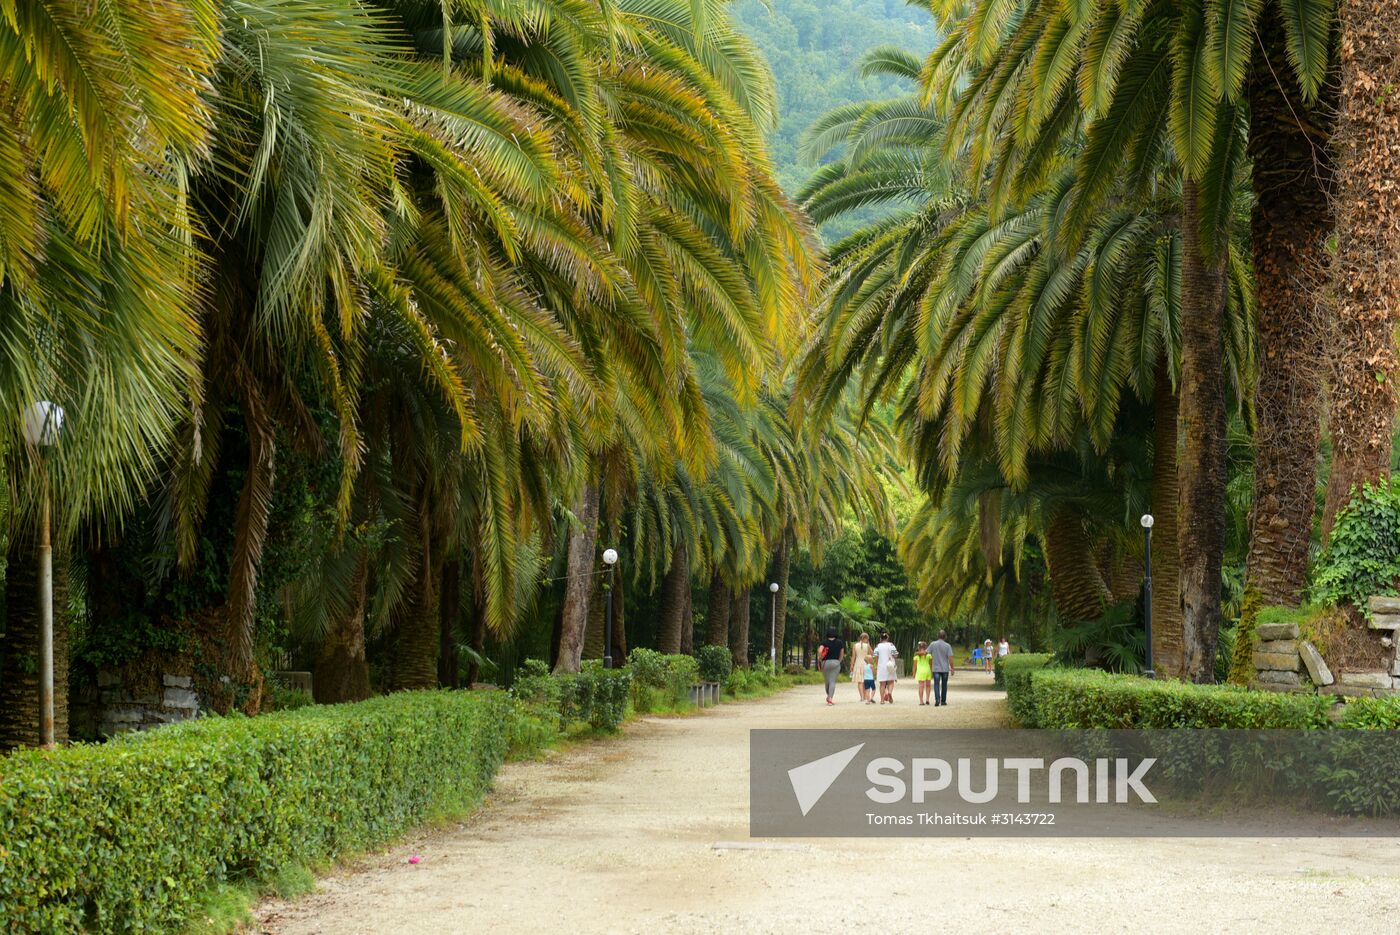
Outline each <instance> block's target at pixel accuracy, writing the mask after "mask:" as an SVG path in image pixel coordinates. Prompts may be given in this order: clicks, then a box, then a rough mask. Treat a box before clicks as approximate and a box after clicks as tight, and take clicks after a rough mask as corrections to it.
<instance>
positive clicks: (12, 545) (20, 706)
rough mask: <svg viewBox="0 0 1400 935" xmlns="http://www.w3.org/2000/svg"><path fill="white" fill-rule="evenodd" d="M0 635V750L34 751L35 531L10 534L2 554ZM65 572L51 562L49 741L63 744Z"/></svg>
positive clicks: (38, 737)
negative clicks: (1, 628) (0, 623)
mask: <svg viewBox="0 0 1400 935" xmlns="http://www.w3.org/2000/svg"><path fill="white" fill-rule="evenodd" d="M5 559H6V563H7V564H6V568H5V636H4V642H3V644H0V660H3V664H0V750H6V749H9V748H11V747H37V746H39V745H40V744H41V743H42V742H43V736H42V734H41V732H40V725H39V722H40V701H39V653H40V646H39V630H40V622H39V538H38V535H37V534H36V533H35V531H33V530H30V529H23V528H21V529H18V530H16V531H14V532H12V533H11V534H10V542H9V548H8V549H7V550H6V554H5ZM68 626H69V621H68V571H67V562H66V561H64V560H63V558H62V557H61V556H60V555H58V554H57V553H55V555H54V563H53V737H54V742H55V743H64V742H65V741H67V740H68Z"/></svg>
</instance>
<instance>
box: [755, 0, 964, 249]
mask: <svg viewBox="0 0 1400 935" xmlns="http://www.w3.org/2000/svg"><path fill="white" fill-rule="evenodd" d="M734 13H735V19H736V20H737V21H738V23H739V25H740V27H741V28H743V29H744V30H745V31H746V32H747V33H748V35H749V36H750V37H751V38H752V39H753V40H754V42H755V43H756V44H757V45H758V47H759V48H760V49H761V50H762V51H763V54H764V56H766V57H767V59H768V62H769V64H770V65H771V66H772V68H773V74H774V75H775V76H776V78H777V82H778V95H779V98H780V100H781V103H782V111H781V119H780V122H779V125H778V128H777V130H775V131H774V133H773V135H772V137H771V138H770V140H769V145H770V147H771V149H772V155H773V162H774V166H775V167H776V169H777V174H778V180H779V181H780V182H781V183H782V185H783V188H784V189H785V190H786V191H788V192H789V193H792V192H796V191H797V190H798V189H799V188H801V187H802V184H803V183H804V182H805V181H806V180H807V178H808V177H809V176H810V175H811V173H812V166H810V165H807V164H806V163H805V162H803V160H802V159H801V157H800V156H799V153H798V149H799V144H800V142H801V139H802V133H803V131H804V130H806V129H807V127H808V126H810V125H811V124H812V122H813V121H814V120H816V118H817V117H818V116H820V115H821V114H823V113H825V112H826V111H828V110H830V109H831V108H833V107H836V106H837V105H839V104H846V103H849V102H851V101H862V100H878V99H880V98H885V97H894V96H896V95H898V94H901V93H904V92H907V91H908V90H909V89H908V87H906V86H904V85H903V84H902V83H901V82H899V81H896V80H894V79H891V78H861V77H860V76H859V74H858V67H859V65H860V59H861V56H863V55H864V54H865V53H866V51H868V50H869V49H872V48H874V47H875V46H878V45H898V46H900V47H902V48H906V49H909V50H911V51H914V52H918V53H920V54H923V53H925V52H928V51H929V50H931V49H932V48H933V46H934V44H935V43H936V42H937V39H938V31H937V27H936V26H935V24H934V22H933V18H932V17H931V16H929V14H928V11H927V10H923V9H920V8H918V7H913V6H908V5H906V4H905V3H904V0H769V4H768V5H765V4H764V3H763V2H762V0H738V2H737V3H735V5H734ZM862 220H864V219H863V218H860V217H852V218H843V219H842V220H841V221H839V222H837V223H833V224H830V225H827V226H826V227H825V228H823V230H822V233H823V235H824V236H825V237H827V239H829V240H830V239H834V238H837V237H840V236H841V235H842V234H844V233H846V232H847V231H848V230H850V229H852V228H853V227H854V226H856V225H857V224H858V223H860V222H861V221H862Z"/></svg>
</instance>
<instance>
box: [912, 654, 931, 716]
mask: <svg viewBox="0 0 1400 935" xmlns="http://www.w3.org/2000/svg"><path fill="white" fill-rule="evenodd" d="M914 681H916V682H918V683H919V704H928V702H929V698H930V697H932V695H933V657H932V656H930V655H929V654H928V642H927V641H926V640H919V648H918V650H917V651H916V652H915V653H914Z"/></svg>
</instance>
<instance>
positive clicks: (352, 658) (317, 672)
mask: <svg viewBox="0 0 1400 935" xmlns="http://www.w3.org/2000/svg"><path fill="white" fill-rule="evenodd" d="M368 595H369V557H368V555H366V554H365V553H364V552H363V551H362V552H361V553H360V556H359V559H358V560H357V563H356V565H355V572H354V575H353V576H352V577H351V579H350V599H349V601H348V602H347V605H346V612H345V613H344V614H343V615H336V616H335V617H333V618H332V619H331V621H330V627H329V629H328V630H327V631H326V636H325V639H323V640H322V641H321V648H320V650H319V651H318V652H317V654H316V665H315V668H314V669H313V672H312V679H311V690H312V692H313V693H314V694H315V696H316V703H317V704H341V703H344V702H348V701H364V700H365V699H366V698H368V697H369V694H370V690H369V663H368V661H367V660H366V658H365V609H366V607H367V606H368Z"/></svg>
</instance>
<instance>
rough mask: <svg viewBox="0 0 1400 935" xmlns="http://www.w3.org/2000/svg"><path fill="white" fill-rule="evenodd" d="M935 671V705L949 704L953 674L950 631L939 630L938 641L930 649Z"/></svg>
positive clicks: (929, 652) (931, 661)
mask: <svg viewBox="0 0 1400 935" xmlns="http://www.w3.org/2000/svg"><path fill="white" fill-rule="evenodd" d="M928 654H929V661H930V664H931V667H932V669H933V705H934V707H936V708H937V707H941V706H942V705H946V704H947V703H948V676H950V675H952V674H953V647H952V646H951V645H950V644H949V643H948V631H947V630H939V631H938V639H936V640H934V641H933V644H932V645H931V646H929V648H928Z"/></svg>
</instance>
